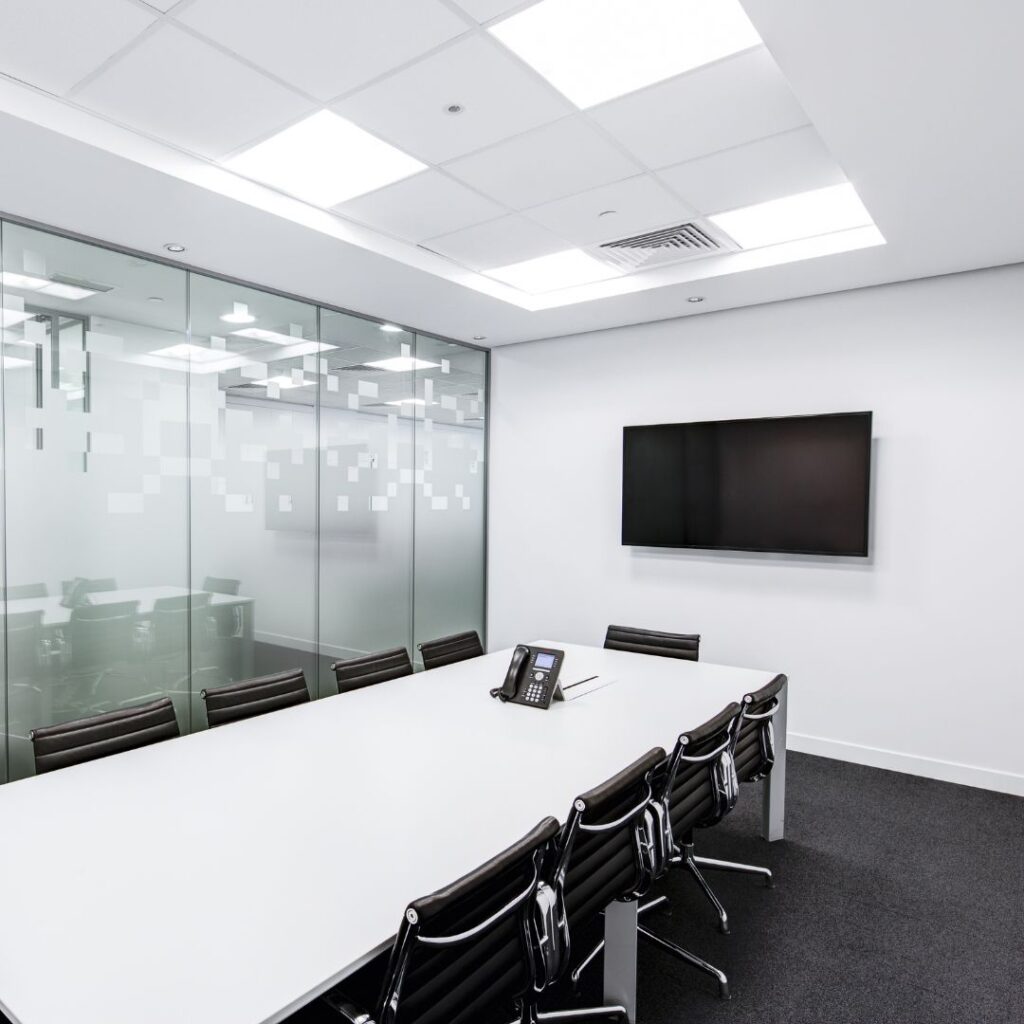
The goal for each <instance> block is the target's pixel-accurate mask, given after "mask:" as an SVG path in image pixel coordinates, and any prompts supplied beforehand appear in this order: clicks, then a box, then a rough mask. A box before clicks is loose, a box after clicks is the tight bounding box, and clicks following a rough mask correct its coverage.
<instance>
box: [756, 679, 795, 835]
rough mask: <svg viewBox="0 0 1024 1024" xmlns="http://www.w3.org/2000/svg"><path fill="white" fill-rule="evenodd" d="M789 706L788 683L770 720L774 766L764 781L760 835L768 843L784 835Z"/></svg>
mask: <svg viewBox="0 0 1024 1024" xmlns="http://www.w3.org/2000/svg"><path fill="white" fill-rule="evenodd" d="M788 705H789V683H786V685H785V686H784V687H783V688H782V692H781V693H780V694H779V710H778V711H776V712H775V717H774V718H773V719H772V728H773V729H774V731H775V764H774V766H773V767H772V772H771V775H769V776H768V778H767V779H765V783H764V795H763V800H764V804H763V808H762V820H761V834H762V835H763V836H764V837H765V839H767V840H768V842H770V843H774V842H775V841H776V840H777V839H783V838H784V837H785V834H786V710H787V707H788Z"/></svg>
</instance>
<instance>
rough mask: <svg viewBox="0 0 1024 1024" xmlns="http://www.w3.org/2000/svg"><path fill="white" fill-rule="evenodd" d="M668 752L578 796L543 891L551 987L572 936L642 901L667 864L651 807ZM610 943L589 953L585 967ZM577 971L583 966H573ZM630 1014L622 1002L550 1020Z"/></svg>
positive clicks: (545, 965) (564, 964) (657, 752)
mask: <svg viewBox="0 0 1024 1024" xmlns="http://www.w3.org/2000/svg"><path fill="white" fill-rule="evenodd" d="M665 761H666V755H665V751H664V750H662V748H661V747H655V748H654V749H653V750H649V751H648V752H647V753H646V754H644V755H643V757H641V758H638V759H637V760H636V761H634V762H633V763H632V764H631V765H629V766H628V767H627V768H624V769H623V770H622V771H621V772H619V773H618V774H617V775H615V776H613V777H612V778H610V779H608V780H607V781H606V782H603V783H602V784H601V785H599V786H596V787H594V788H593V789H591V790H589V791H588V792H586V793H583V794H582V795H581V796H578V797H577V798H576V799H575V800H574V801H573V805H572V810H571V812H570V814H569V818H568V820H567V821H566V823H565V825H564V826H563V828H562V831H561V833H560V834H559V838H558V841H557V843H556V853H555V857H554V860H553V862H552V865H553V866H552V868H551V870H550V871H548V872H546V874H545V883H544V888H542V892H541V894H540V896H541V897H543V898H544V899H545V900H546V902H547V905H546V906H545V907H542V909H543V913H542V914H541V915H540V919H541V922H542V925H543V926H541V925H539V926H538V927H539V929H540V931H541V942H540V950H541V961H540V962H541V964H542V969H543V980H544V986H542V987H546V986H550V985H552V984H554V982H555V981H557V980H558V978H559V977H560V976H562V975H563V974H564V973H565V971H566V970H567V968H568V966H569V957H570V952H571V942H572V937H573V936H574V935H576V934H578V933H579V931H580V930H581V929H583V928H585V927H586V926H587V925H589V924H591V923H592V922H594V921H596V920H597V918H598V917H599V916H600V915H601V913H602V912H603V910H604V908H605V907H607V906H608V905H609V904H610V903H613V902H616V901H620V902H635V901H638V900H639V899H640V897H641V896H643V894H644V893H645V892H646V891H647V889H648V888H649V887H650V885H651V883H652V882H653V881H654V879H655V878H656V877H657V876H658V875H659V874H660V873H661V871H662V870H663V868H662V865H661V864H659V862H658V860H657V854H658V851H659V849H660V847H659V846H658V843H657V839H658V837H657V834H656V822H655V817H654V813H653V808H652V806H651V801H652V799H653V796H654V783H655V779H656V778H657V777H658V776H659V775H661V774H663V773H664V771H665V768H666V765H665ZM603 947H604V943H601V945H600V946H599V947H598V949H597V950H595V951H594V952H593V953H591V954H590V956H589V957H587V959H586V961H585V962H584V963H583V964H582V965H581V968H580V969H582V967H585V966H586V964H587V963H589V962H590V961H591V960H592V959H593V958H594V956H595V955H596V953H597V952H599V951H600V950H601V949H603ZM573 974H574V975H576V972H573ZM617 1013H621V1014H622V1019H623V1020H625V1011H624V1009H623V1008H622V1007H596V1008H594V1009H583V1010H581V1009H575V1010H565V1011H557V1010H556V1011H554V1012H553V1013H545V1014H543V1017H542V1019H543V1020H545V1021H547V1020H553V1021H558V1020H566V1021H568V1020H575V1019H576V1018H586V1017H594V1016H597V1017H600V1016H604V1015H608V1014H617Z"/></svg>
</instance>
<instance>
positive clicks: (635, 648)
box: [604, 626, 700, 661]
mask: <svg viewBox="0 0 1024 1024" xmlns="http://www.w3.org/2000/svg"><path fill="white" fill-rule="evenodd" d="M604 646H605V650H608V651H632V652H633V653H634V654H654V655H657V656H658V657H659V658H679V659H681V660H683V661H697V659H698V658H699V656H700V634H699V633H663V632H659V631H657V630H653V629H636V628H634V627H633V626H609V627H608V632H607V633H606V634H605V638H604Z"/></svg>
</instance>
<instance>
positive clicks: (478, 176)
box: [447, 117, 640, 209]
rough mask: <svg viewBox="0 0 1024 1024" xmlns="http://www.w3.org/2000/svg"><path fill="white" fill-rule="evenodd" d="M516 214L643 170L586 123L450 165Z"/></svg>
mask: <svg viewBox="0 0 1024 1024" xmlns="http://www.w3.org/2000/svg"><path fill="white" fill-rule="evenodd" d="M447 169H448V170H449V171H451V173H452V174H454V175H455V176H456V177H457V178H461V179H462V180H463V181H465V182H466V183H467V184H469V185H472V186H473V187H474V188H477V189H479V190H480V191H481V192H484V193H486V194H487V195H489V196H493V197H494V198H495V199H497V200H498V202H501V203H504V204H505V205H506V206H511V207H513V208H515V209H524V208H525V207H528V206H539V205H540V204H541V203H547V202H550V201H551V200H553V199H561V198H562V196H567V195H571V194H573V193H576V192H583V191H585V190H586V189H589V188H596V187H597V186H598V185H606V184H608V183H609V182H612V181H618V180H619V179H620V178H628V177H630V176H632V175H634V174H636V173H637V171H639V170H640V168H639V167H638V166H637V165H636V164H635V163H634V162H633V161H632V160H630V159H629V158H628V157H627V156H625V155H623V153H622V152H620V150H618V149H617V148H616V147H615V146H614V145H612V144H611V143H610V142H609V141H608V140H607V139H605V138H604V137H603V136H602V135H601V134H600V133H599V132H598V131H596V130H595V129H594V128H592V127H591V126H590V125H589V124H587V123H586V121H585V120H584V119H583V118H582V117H573V118H564V119H563V120H561V121H556V122H555V123H554V124H549V125H545V126H544V127H543V128H536V129H534V130H533V131H531V132H527V133H526V134H525V135H519V136H517V137H516V138H514V139H508V140H507V141H505V142H499V143H498V144H497V145H496V146H491V148H490V149H485V150H483V151H482V152H480V153H474V154H473V155H472V156H466V157H462V158H461V159H460V160H455V161H453V162H452V163H450V164H448V165H447Z"/></svg>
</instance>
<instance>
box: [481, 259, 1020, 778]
mask: <svg viewBox="0 0 1024 1024" xmlns="http://www.w3.org/2000/svg"><path fill="white" fill-rule="evenodd" d="M859 409H870V410H873V411H874V414H875V418H874V433H875V438H876V440H875V456H874V457H875V461H874V481H873V489H874V494H873V513H872V514H873V520H872V548H873V552H872V556H871V557H870V558H869V559H867V560H865V559H842V558H821V557H795V556H781V555H777V556H776V555H764V556H753V555H749V554H738V553H736V554H733V553H711V552H699V551H682V550H679V551H672V550H663V549H643V548H628V547H622V546H621V545H620V543H619V526H620V487H621V443H622V427H623V425H625V424H636V423H658V422H680V421H685V420H703V419H724V418H730V417H745V416H775V415H788V414H798V413H816V412H833V411H841V410H859ZM491 430H492V434H491V475H490V510H489V513H490V524H489V533H490V567H489V641H490V646H491V647H492V648H494V647H499V646H504V645H506V644H510V643H513V642H515V641H516V640H527V639H529V638H533V637H540V636H545V637H560V638H564V639H565V640H566V641H570V642H581V643H591V644H600V643H601V642H602V639H603V635H604V629H605V627H606V625H607V624H608V623H609V622H616V623H620V624H624V625H635V626H648V627H652V628H657V629H667V630H675V631H680V632H690V631H693V632H700V633H701V634H703V644H702V657H703V658H705V659H706V660H709V661H715V662H722V663H727V664H737V665H748V666H753V667H760V668H765V669H770V670H778V671H783V672H786V673H787V674H788V675H789V677H790V681H791V685H790V717H789V727H790V737H791V739H790V743H791V747H792V748H793V749H796V750H805V751H810V752H813V753H818V754H824V755H827V756H831V757H838V758H843V759H845V760H850V761H857V762H861V763H865V764H873V765H877V766H880V767H886V768H894V769H897V770H901V771H908V772H913V773H915V774H920V775H925V776H931V777H935V778H942V779H949V780H952V781H958V782H964V783H968V784H971V785H977V786H985V787H989V788H992V789H999V790H1005V791H1010V792H1017V793H1022V794H1024V745H1022V744H1021V743H1020V722H1021V720H1022V715H1024V655H1022V643H1021V635H1022V632H1024V614H1022V613H1024V600H1022V596H1021V595H1022V587H1024V267H1022V266H1015V267H1007V268H1001V269H997V270H989V271H980V272H976V273H971V274H964V275H959V276H955V277H945V278H933V279H930V280H925V281H919V282H910V283H906V284H900V285H893V286H885V287H880V288H872V289H867V290H863V291H855V292H846V293H840V294H835V295H827V296H821V297H817V298H810V299H801V300H796V301H790V302H784V303H778V304H775V305H766V306H760V307H752V308H748V309H743V310H735V311H727V312H721V313H711V314H709V315H702V316H696V317H691V318H687V319H682V320H672V321H665V322H661V323H653V324H645V325H641V326H637V327H632V328H622V329H617V330H613V331H607V332H601V333H594V334H587V335H579V336H575V337H570V338H563V339H557V340H552V341H544V342H533V343H529V344H524V345H515V346H511V347H507V348H500V349H497V350H495V352H494V354H493V363H492V407H491ZM679 724H680V727H681V728H682V727H685V726H686V725H688V724H690V723H684V722H681V723H679Z"/></svg>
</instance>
